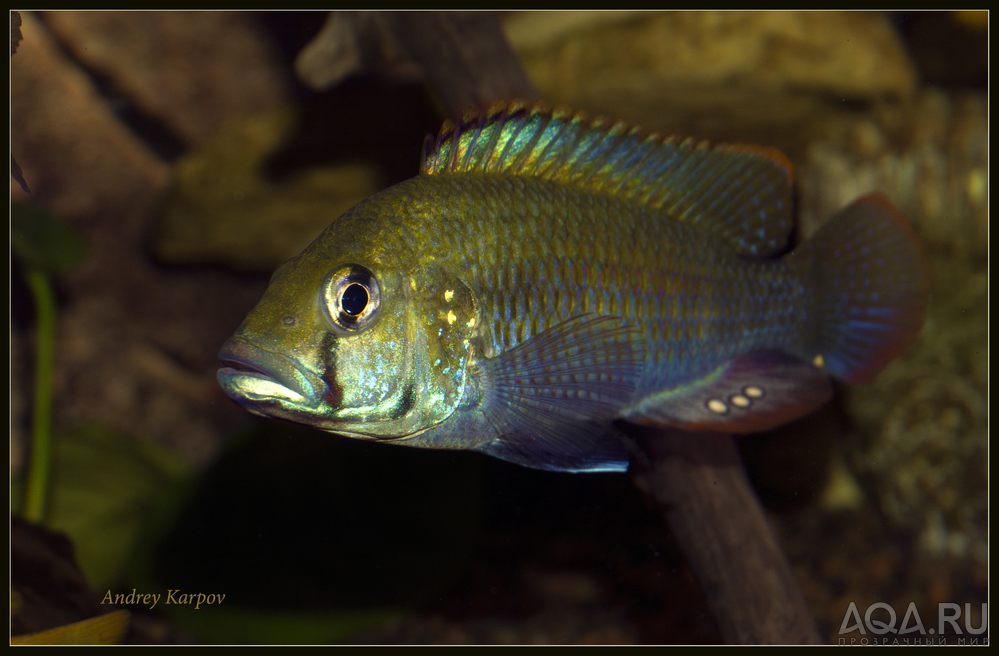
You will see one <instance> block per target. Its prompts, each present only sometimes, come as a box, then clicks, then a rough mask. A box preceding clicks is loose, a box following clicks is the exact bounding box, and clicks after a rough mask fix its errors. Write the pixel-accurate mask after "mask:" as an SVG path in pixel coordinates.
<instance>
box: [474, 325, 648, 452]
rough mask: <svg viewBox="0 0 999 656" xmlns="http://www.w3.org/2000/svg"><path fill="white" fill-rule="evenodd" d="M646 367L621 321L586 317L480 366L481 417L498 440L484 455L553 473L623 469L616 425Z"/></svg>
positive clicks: (641, 352)
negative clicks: (619, 411)
mask: <svg viewBox="0 0 999 656" xmlns="http://www.w3.org/2000/svg"><path fill="white" fill-rule="evenodd" d="M644 362H645V352H644V347H643V346H642V342H641V340H640V339H639V337H638V335H637V331H636V330H635V329H634V328H632V327H630V326H628V325H627V324H625V323H624V321H623V320H622V319H620V318H617V317H597V316H594V315H584V316H581V317H576V318H573V319H570V320H569V321H566V322H564V323H562V324H560V325H557V326H554V327H552V328H550V329H548V330H546V331H544V332H543V333H541V334H539V335H537V336H535V337H534V338H532V339H530V340H528V341H527V342H524V343H523V344H521V345H519V346H517V347H516V348H514V349H511V350H510V351H508V352H506V353H504V354H502V355H500V356H497V357H495V358H490V359H488V360H485V361H482V362H480V363H477V364H476V365H475V367H474V371H473V372H472V376H473V377H474V378H475V379H476V380H477V384H478V386H479V392H478V395H479V402H478V407H477V408H476V409H475V410H476V411H477V412H481V413H482V416H483V418H484V419H485V420H486V422H487V423H488V425H489V426H491V427H492V430H494V431H495V433H496V435H497V437H496V438H495V439H493V440H491V441H489V442H487V443H485V444H482V445H481V446H479V447H477V448H478V450H480V451H483V452H485V453H488V454H490V455H493V456H496V457H498V458H502V459H504V460H509V461H511V462H516V463H518V464H521V465H526V466H528V467H535V468H538V469H549V470H555V471H623V470H625V469H627V467H628V456H627V453H626V452H625V449H624V446H623V445H622V442H621V437H620V436H619V435H618V434H617V433H616V431H615V430H614V428H613V427H612V426H611V421H612V419H613V417H614V414H615V413H616V412H617V410H618V409H619V408H621V407H622V406H623V405H624V404H626V403H627V402H628V400H629V399H630V398H631V396H632V395H633V393H634V390H635V385H636V383H637V381H638V377H639V376H640V374H641V371H642V367H643V366H644Z"/></svg>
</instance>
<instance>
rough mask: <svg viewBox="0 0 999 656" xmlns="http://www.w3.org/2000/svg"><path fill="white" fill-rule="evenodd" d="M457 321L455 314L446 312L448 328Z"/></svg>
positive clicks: (449, 311)
mask: <svg viewBox="0 0 999 656" xmlns="http://www.w3.org/2000/svg"><path fill="white" fill-rule="evenodd" d="M457 320H458V317H457V315H455V313H454V312H452V311H451V310H448V311H447V325H449V326H450V325H451V324H453V323H454V322H455V321H457Z"/></svg>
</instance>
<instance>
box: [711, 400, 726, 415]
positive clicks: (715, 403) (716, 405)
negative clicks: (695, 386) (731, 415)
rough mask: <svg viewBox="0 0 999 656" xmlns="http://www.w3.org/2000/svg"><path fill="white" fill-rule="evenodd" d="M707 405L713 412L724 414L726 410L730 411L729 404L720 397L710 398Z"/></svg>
mask: <svg viewBox="0 0 999 656" xmlns="http://www.w3.org/2000/svg"><path fill="white" fill-rule="evenodd" d="M707 406H708V410H710V411H711V412H716V413H718V414H720V415H723V414H725V413H726V412H728V406H727V405H725V403H724V402H723V401H719V400H718V399H708V402H707Z"/></svg>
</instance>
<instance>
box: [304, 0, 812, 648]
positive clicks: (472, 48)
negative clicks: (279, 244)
mask: <svg viewBox="0 0 999 656" xmlns="http://www.w3.org/2000/svg"><path fill="white" fill-rule="evenodd" d="M331 20H333V21H336V20H341V21H344V22H342V23H340V25H339V26H337V25H336V24H335V23H334V24H333V25H331V26H329V29H327V30H324V33H328V35H327V36H326V37H324V38H326V39H328V41H327V44H326V45H325V46H324V47H321V48H320V47H316V48H314V50H313V55H311V57H312V58H311V59H310V61H309V62H308V66H306V67H305V68H307V69H309V71H310V72H309V75H312V76H313V77H314V79H317V80H319V79H322V80H325V82H324V84H327V85H329V84H332V83H333V82H331V81H330V80H334V81H335V79H337V78H338V76H339V77H343V76H345V75H347V74H349V73H350V72H351V71H352V70H355V69H357V68H361V69H364V68H367V69H368V70H371V69H381V70H388V71H405V70H407V69H406V67H407V66H410V67H411V66H412V65H413V64H416V65H417V66H418V67H419V69H420V70H421V71H422V73H423V75H424V77H425V79H426V81H427V83H428V84H429V86H430V88H431V91H432V92H433V93H434V94H435V95H436V96H437V98H438V100H439V101H440V103H441V105H442V106H443V108H444V110H445V112H446V113H447V114H449V115H451V116H456V115H458V114H459V113H460V112H461V110H462V109H464V108H466V107H470V106H471V107H483V106H486V105H489V104H490V103H492V102H493V101H495V100H502V99H510V98H514V97H521V98H527V99H535V98H537V97H538V93H537V91H536V90H535V89H534V87H533V85H532V84H531V83H530V81H529V80H528V78H527V75H526V73H524V71H523V68H522V67H521V65H520V61H519V60H518V59H517V56H516V55H515V54H514V53H513V51H512V50H511V49H510V47H509V45H508V44H507V43H506V40H505V39H504V37H503V34H502V32H501V30H500V25H499V22H498V19H497V17H496V16H495V15H494V14H491V13H484V12H476V13H457V12H455V13H439V12H398V13H372V14H364V13H359V14H349V15H341V16H340V17H339V18H333V19H331ZM351 26H353V27H351ZM337 39H339V40H337ZM320 45H321V44H320ZM310 47H312V46H310ZM323 52H326V53H327V54H326V55H323V54H322V53H323ZM315 53H319V54H318V55H317V54H315ZM330 53H332V54H330ZM303 54H304V53H303ZM324 57H326V60H324ZM324 62H325V63H324ZM301 63H302V60H301V59H300V61H299V64H301ZM324 66H326V68H325V69H324V68H323V67H324ZM299 68H300V74H301V73H302V70H301V69H302V68H303V67H302V66H300V67H299ZM408 70H412V69H411V68H410V69H408ZM324 71H325V72H324ZM330 71H332V72H333V74H332V75H328V74H326V73H327V72H330ZM635 430H636V435H637V438H638V441H639V444H640V445H641V446H642V448H643V449H644V452H645V454H647V456H648V460H647V461H645V462H643V463H636V465H635V470H636V471H635V475H636V478H635V482H636V484H637V485H639V486H640V487H642V488H643V489H645V490H646V491H647V492H648V493H649V494H651V495H652V496H653V497H654V498H655V499H656V501H657V503H658V504H659V506H660V508H662V512H663V515H664V516H665V518H666V520H667V521H668V522H669V525H670V527H671V528H672V530H673V533H674V535H675V536H676V538H677V541H678V542H679V543H680V545H681V548H682V549H683V550H684V552H685V554H686V556H687V558H688V560H689V561H690V563H691V565H692V567H693V568H694V571H695V573H696V575H697V576H698V578H699V580H700V582H701V585H702V586H703V588H704V590H705V593H706V596H707V598H708V600H709V603H710V604H711V608H712V610H713V612H714V614H715V617H716V620H717V622H718V625H719V627H720V628H721V630H722V634H723V636H724V638H725V639H726V640H727V641H729V642H732V643H741V644H792V643H818V641H819V635H818V632H817V630H816V628H815V624H814V621H813V619H812V617H811V615H810V614H809V612H808V609H807V607H806V606H805V603H804V600H803V598H802V595H801V592H800V590H799V589H798V586H797V584H796V583H795V581H794V578H793V576H792V574H791V570H790V568H789V567H788V564H787V560H786V559H785V557H784V554H783V553H782V551H781V549H780V547H779V546H778V545H777V542H776V541H775V539H774V537H773V535H772V534H771V532H770V528H769V526H768V525H767V522H766V518H765V517H764V514H763V511H762V510H761V509H760V506H759V503H758V501H757V499H756V496H755V494H754V492H753V490H752V488H751V487H750V485H749V482H748V480H747V478H746V475H745V472H744V470H743V466H742V462H741V460H740V458H739V455H738V453H737V451H736V449H735V444H734V441H733V438H732V437H730V436H727V435H707V434H689V433H688V434H683V433H675V432H667V431H651V430H645V429H637V428H636V429H635ZM643 460H644V458H643Z"/></svg>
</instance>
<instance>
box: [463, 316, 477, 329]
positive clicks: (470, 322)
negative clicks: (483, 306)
mask: <svg viewBox="0 0 999 656" xmlns="http://www.w3.org/2000/svg"><path fill="white" fill-rule="evenodd" d="M465 325H466V326H468V327H469V328H475V317H472V318H471V319H469V320H468V323H466V324H465Z"/></svg>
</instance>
